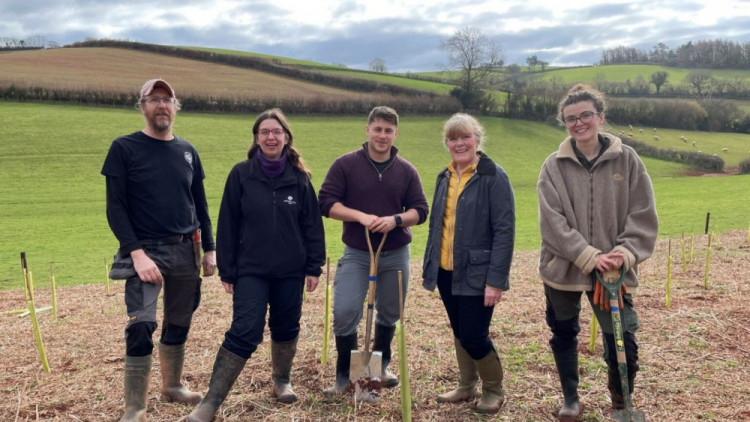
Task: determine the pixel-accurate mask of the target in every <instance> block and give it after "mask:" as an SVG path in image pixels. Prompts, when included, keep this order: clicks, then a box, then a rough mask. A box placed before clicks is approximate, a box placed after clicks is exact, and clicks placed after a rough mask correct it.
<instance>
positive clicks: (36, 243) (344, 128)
mask: <svg viewBox="0 0 750 422" xmlns="http://www.w3.org/2000/svg"><path fill="white" fill-rule="evenodd" d="M0 115H2V116H4V121H5V122H8V123H6V124H4V125H0V166H2V168H3V171H2V172H1V173H0V245H2V247H0V288H14V287H20V286H21V280H22V278H21V266H20V260H19V253H20V252H21V251H25V252H26V253H27V256H28V262H29V265H30V267H31V270H32V271H33V273H34V276H35V280H36V281H37V284H40V283H45V282H46V280H47V279H48V276H49V275H48V274H49V273H48V267H49V264H50V263H54V266H55V273H56V278H57V280H58V282H59V283H61V284H75V283H92V282H103V280H104V262H105V260H107V261H108V262H111V257H112V256H113V255H114V253H115V251H116V249H117V242H116V240H115V238H114V236H113V235H112V234H111V232H110V230H109V227H108V225H107V221H106V216H105V190H104V177H103V176H101V175H100V174H99V171H100V170H101V165H102V162H103V160H104V156H105V155H106V152H107V150H108V148H109V145H110V143H111V141H112V139H114V138H115V137H117V136H119V135H122V134H125V133H130V132H133V131H136V130H140V129H142V127H143V122H142V119H141V116H140V114H139V113H138V112H137V111H135V110H122V109H111V108H87V107H73V106H60V105H45V104H29V103H11V102H0ZM445 118H447V116H444V117H414V116H408V115H406V116H402V123H401V127H400V133H399V137H398V139H397V140H396V145H397V146H398V147H399V148H400V151H401V154H402V155H403V156H404V157H406V158H407V159H409V160H410V161H412V162H413V163H414V164H415V165H416V166H417V168H418V170H419V172H420V175H421V177H422V182H423V185H424V187H425V191H426V192H427V195H428V199H429V200H431V197H432V192H433V189H434V178H435V174H436V173H437V172H438V171H439V170H440V169H441V168H442V166H444V165H445V164H446V163H447V162H448V160H449V157H448V153H447V150H445V149H444V148H443V146H442V144H441V141H440V137H441V129H442V123H443V121H444V119H445ZM365 119H366V118H365V116H359V117H339V118H333V117H318V116H290V122H291V126H292V130H293V131H294V134H295V143H296V144H297V146H298V147H299V149H300V150H301V152H302V155H303V158H304V159H305V161H306V162H307V163H308V164H309V165H310V167H311V168H312V170H313V182H314V184H315V186H316V187H319V185H320V183H321V182H322V180H323V178H324V176H325V173H326V171H327V169H328V167H329V165H330V163H331V162H332V161H333V160H334V159H335V158H336V157H337V156H339V155H341V154H343V153H345V152H347V151H350V150H352V149H354V148H358V147H359V146H360V145H361V143H362V142H363V141H364V139H365V135H364V126H365V123H366V121H365ZM481 120H482V122H483V124H484V125H485V126H486V129H487V133H488V140H487V143H486V147H485V150H486V151H487V153H488V154H489V155H490V156H491V157H493V158H494V159H496V160H497V161H498V162H499V163H500V164H501V165H502V166H503V167H504V168H505V169H506V171H507V172H508V174H509V176H510V178H511V182H512V183H513V186H514V189H515V194H516V203H517V218H518V222H517V241H516V247H517V248H519V249H536V248H537V247H538V246H539V231H538V227H537V211H536V207H537V201H536V193H535V185H536V179H537V176H538V173H539V169H540V167H541V164H542V162H543V161H544V159H545V158H546V157H547V156H548V155H549V153H551V152H552V151H553V150H555V149H556V147H557V145H558V144H559V142H560V141H561V140H562V139H563V136H564V133H563V131H562V129H560V128H556V127H551V126H547V125H544V124H539V123H532V122H527V121H520V120H508V119H498V118H482V119H481ZM253 121H254V116H245V115H217V114H193V113H182V114H179V115H178V117H177V120H176V125H175V131H176V133H177V134H178V135H180V136H182V137H184V138H186V139H188V140H189V141H191V142H192V143H193V144H194V145H196V147H197V148H198V150H199V152H200V154H201V158H202V160H203V162H204V165H205V170H206V174H207V179H206V189H207V192H208V202H209V206H210V209H211V214H212V216H213V221H214V225H215V224H216V215H217V213H218V209H219V203H220V201H221V194H222V190H223V185H224V180H225V178H226V176H227V174H228V172H229V170H230V169H231V167H232V166H233V165H234V164H235V163H236V162H238V161H241V160H242V159H244V157H245V154H246V151H247V148H248V146H249V142H250V136H249V134H250V128H251V125H252V123H253ZM685 136H687V137H688V138H696V139H697V137H698V136H699V135H698V134H694V133H686V134H685ZM726 143H727V145H728V146H729V148H731V149H732V150H733V151H734V150H740V148H747V145H748V139H747V137H744V138H732V139H729V138H728V139H726ZM644 162H645V163H646V166H647V168H648V169H649V173H650V174H651V176H652V178H653V180H654V185H655V189H656V194H657V201H658V210H659V215H660V219H661V233H660V234H661V235H662V236H678V235H679V234H680V233H681V232H682V231H685V232H690V231H691V230H693V229H695V230H696V231H702V228H703V224H704V220H705V214H706V212H711V216H712V217H711V221H712V225H713V227H714V228H715V229H717V230H722V231H723V230H730V229H739V228H747V226H748V222H750V211H749V210H750V195H748V188H747V186H750V176H731V177H684V174H685V170H686V168H685V167H683V166H681V165H678V164H674V163H666V162H660V161H656V160H651V159H644ZM326 234H327V240H328V249H329V255H330V256H331V257H332V259H333V260H335V259H337V258H338V257H339V256H340V255H341V250H342V245H341V242H340V223H339V222H336V221H332V220H328V219H326ZM426 235H427V230H426V227H425V226H419V227H416V228H415V229H414V237H415V240H414V243H413V246H412V256H413V257H414V258H419V257H420V256H421V254H422V253H423V250H424V242H425V240H426Z"/></svg>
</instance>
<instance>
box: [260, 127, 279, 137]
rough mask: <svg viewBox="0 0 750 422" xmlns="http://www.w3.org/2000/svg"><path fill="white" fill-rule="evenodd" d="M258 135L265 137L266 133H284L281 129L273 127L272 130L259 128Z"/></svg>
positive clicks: (274, 134) (276, 134)
mask: <svg viewBox="0 0 750 422" xmlns="http://www.w3.org/2000/svg"><path fill="white" fill-rule="evenodd" d="M258 133H259V134H260V136H262V137H264V138H266V137H268V135H270V134H272V133H273V136H276V137H279V136H281V135H283V134H284V130H283V129H274V130H268V129H261V130H260V131H259V132H258Z"/></svg>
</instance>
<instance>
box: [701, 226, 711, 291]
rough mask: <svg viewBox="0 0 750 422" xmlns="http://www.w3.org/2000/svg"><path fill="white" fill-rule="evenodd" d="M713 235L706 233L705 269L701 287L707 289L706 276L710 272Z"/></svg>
mask: <svg viewBox="0 0 750 422" xmlns="http://www.w3.org/2000/svg"><path fill="white" fill-rule="evenodd" d="M712 238H713V235H711V234H710V233H709V235H708V248H707V249H706V271H705V272H704V274H703V288H704V289H708V277H709V274H710V272H711V239H712Z"/></svg>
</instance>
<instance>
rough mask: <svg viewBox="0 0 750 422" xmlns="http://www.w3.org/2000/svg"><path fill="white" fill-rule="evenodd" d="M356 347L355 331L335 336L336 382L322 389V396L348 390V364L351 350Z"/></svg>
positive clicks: (334, 394) (342, 392) (350, 358)
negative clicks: (346, 334) (336, 354)
mask: <svg viewBox="0 0 750 422" xmlns="http://www.w3.org/2000/svg"><path fill="white" fill-rule="evenodd" d="M356 349H357V333H354V334H351V335H348V336H336V352H337V353H338V356H337V357H336V382H335V383H334V384H333V386H332V387H328V388H326V389H325V390H323V395H324V396H329V397H330V396H337V395H341V394H344V393H346V392H347V391H349V365H350V364H351V360H352V350H356Z"/></svg>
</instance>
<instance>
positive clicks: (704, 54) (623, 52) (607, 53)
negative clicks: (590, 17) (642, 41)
mask: <svg viewBox="0 0 750 422" xmlns="http://www.w3.org/2000/svg"><path fill="white" fill-rule="evenodd" d="M633 63H650V64H660V65H664V66H672V67H685V68H701V69H749V68H750V42H747V43H736V42H733V41H726V40H719V39H717V40H706V41H697V42H695V43H693V42H692V41H688V42H687V43H686V44H683V45H681V46H679V47H677V48H676V49H671V48H669V47H667V45H666V44H664V43H661V42H660V43H658V44H656V45H655V46H653V47H652V48H651V50H650V51H646V50H638V49H636V48H634V47H627V46H618V47H615V48H611V49H606V50H604V51H602V57H601V60H599V64H602V65H611V64H633Z"/></svg>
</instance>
